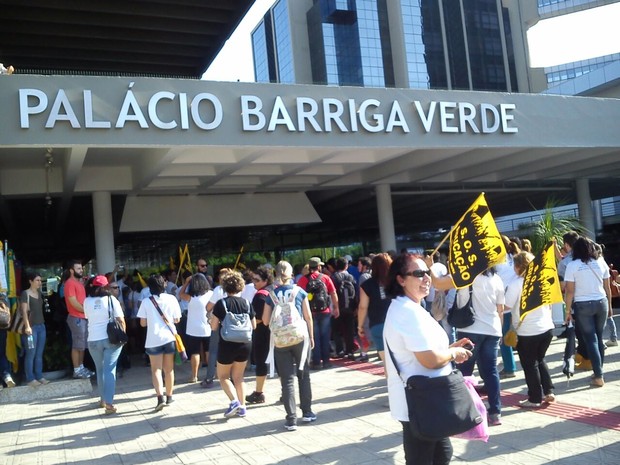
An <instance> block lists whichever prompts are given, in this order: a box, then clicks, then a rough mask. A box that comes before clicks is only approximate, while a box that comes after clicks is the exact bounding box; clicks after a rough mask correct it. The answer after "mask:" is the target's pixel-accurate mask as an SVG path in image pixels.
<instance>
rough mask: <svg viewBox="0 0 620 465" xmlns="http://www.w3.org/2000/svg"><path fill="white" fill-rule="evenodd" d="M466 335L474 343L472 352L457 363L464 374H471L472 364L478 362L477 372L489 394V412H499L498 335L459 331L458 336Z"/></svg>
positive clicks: (492, 413) (500, 405) (493, 413)
mask: <svg viewBox="0 0 620 465" xmlns="http://www.w3.org/2000/svg"><path fill="white" fill-rule="evenodd" d="M461 337H467V338H469V339H470V340H471V342H472V343H473V344H474V353H473V355H472V357H471V358H470V359H469V360H467V361H466V362H465V363H463V364H461V365H458V366H457V368H459V369H460V370H461V371H462V372H463V375H464V376H471V374H472V373H473V371H474V365H475V364H476V363H478V372H479V373H480V377H481V378H482V380H483V381H484V388H485V390H486V391H487V395H488V396H489V397H488V398H489V414H491V415H495V414H498V413H500V412H501V409H502V404H501V401H500V398H499V374H498V373H497V349H498V347H499V337H497V336H487V335H486V334H475V333H466V332H464V331H459V338H461Z"/></svg>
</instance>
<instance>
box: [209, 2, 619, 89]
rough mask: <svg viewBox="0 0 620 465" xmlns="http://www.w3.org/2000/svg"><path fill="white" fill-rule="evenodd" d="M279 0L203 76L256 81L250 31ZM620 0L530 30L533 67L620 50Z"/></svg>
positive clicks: (256, 8)
mask: <svg viewBox="0 0 620 465" xmlns="http://www.w3.org/2000/svg"><path fill="white" fill-rule="evenodd" d="M275 1H276V0H256V2H255V3H254V5H253V6H252V8H251V9H250V11H249V12H248V14H247V15H246V16H245V17H244V18H243V20H242V21H241V23H240V24H239V27H238V28H237V30H236V31H235V32H234V33H233V35H232V36H231V37H230V39H229V40H228V41H227V42H226V44H225V45H224V47H223V48H222V50H221V51H220V53H219V55H218V56H217V57H216V59H215V60H214V61H213V63H212V64H211V66H210V67H209V69H208V70H207V71H206V72H205V74H204V75H203V79H205V80H210V81H233V82H234V81H241V82H253V81H254V68H253V60H252V43H251V37H250V34H251V32H252V30H253V29H254V28H255V27H256V25H257V24H258V22H259V21H260V19H261V18H262V17H263V16H264V15H265V13H266V12H267V10H268V9H269V8H270V7H271V6H272V5H273V4H274V3H275ZM619 24H620V2H619V3H614V4H611V5H606V6H601V7H598V8H592V9H589V10H585V11H581V12H578V13H572V14H570V15H563V16H562V17H559V18H551V19H548V20H544V21H541V22H539V23H538V24H536V25H535V26H533V27H532V28H530V29H529V30H528V32H527V37H528V43H529V51H530V64H531V66H533V67H544V66H555V65H558V64H562V63H571V62H573V61H578V60H584V59H587V58H594V57H598V56H603V55H609V54H611V53H620V26H618V25H619Z"/></svg>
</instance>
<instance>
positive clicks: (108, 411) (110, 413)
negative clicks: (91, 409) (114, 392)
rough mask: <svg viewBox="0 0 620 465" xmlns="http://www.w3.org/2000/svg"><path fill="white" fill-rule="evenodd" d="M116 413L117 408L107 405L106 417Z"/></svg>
mask: <svg viewBox="0 0 620 465" xmlns="http://www.w3.org/2000/svg"><path fill="white" fill-rule="evenodd" d="M114 413H116V407H115V406H114V405H112V404H106V405H105V414H106V415H112V414H114Z"/></svg>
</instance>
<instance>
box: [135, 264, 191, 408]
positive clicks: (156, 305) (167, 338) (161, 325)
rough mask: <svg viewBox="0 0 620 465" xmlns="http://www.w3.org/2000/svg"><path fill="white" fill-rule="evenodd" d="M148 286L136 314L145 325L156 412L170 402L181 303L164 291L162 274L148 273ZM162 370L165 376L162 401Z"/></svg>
mask: <svg viewBox="0 0 620 465" xmlns="http://www.w3.org/2000/svg"><path fill="white" fill-rule="evenodd" d="M148 288H149V291H150V293H151V297H149V298H146V299H144V300H143V301H142V302H141V303H140V308H139V310H138V318H140V325H141V326H142V327H146V342H145V343H144V348H145V351H146V353H147V355H148V356H149V359H150V361H151V377H152V380H153V387H154V388H155V393H156V394H157V405H156V406H155V411H156V412H159V411H160V410H161V409H163V408H164V407H166V406H168V405H170V404H171V403H172V402H173V400H172V393H173V390H174V354H175V352H176V344H175V336H174V335H175V334H176V327H175V326H174V324H175V323H178V322H179V321H180V320H181V307H179V302H178V301H177V298H176V297H175V296H173V295H170V294H166V293H165V289H166V284H165V282H164V278H163V277H162V276H161V275H154V276H151V277H150V278H149V279H148ZM160 311H161V314H160ZM162 314H163V316H162ZM164 317H165V318H166V321H167V323H166V321H164ZM162 370H163V373H164V376H165V377H166V401H165V402H164V396H163V387H164V380H163V377H162Z"/></svg>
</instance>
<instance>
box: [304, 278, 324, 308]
mask: <svg viewBox="0 0 620 465" xmlns="http://www.w3.org/2000/svg"><path fill="white" fill-rule="evenodd" d="M321 276H322V275H321V273H319V274H318V275H317V276H316V277H315V278H313V277H311V276H310V275H308V285H307V286H306V292H307V293H308V302H310V310H311V311H313V312H322V311H323V310H325V309H326V308H327V307H329V297H328V295H327V286H325V283H324V282H323V280H322V279H321Z"/></svg>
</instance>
